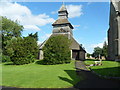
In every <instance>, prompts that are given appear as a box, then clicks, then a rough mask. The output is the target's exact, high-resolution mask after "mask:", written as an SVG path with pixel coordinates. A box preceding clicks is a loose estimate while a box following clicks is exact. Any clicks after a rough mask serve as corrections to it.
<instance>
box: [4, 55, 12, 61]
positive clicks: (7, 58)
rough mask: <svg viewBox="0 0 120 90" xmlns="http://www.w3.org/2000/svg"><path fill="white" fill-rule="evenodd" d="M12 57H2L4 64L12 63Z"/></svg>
mask: <svg viewBox="0 0 120 90" xmlns="http://www.w3.org/2000/svg"><path fill="white" fill-rule="evenodd" d="M10 61H11V60H10V57H9V56H6V55H2V62H10Z"/></svg>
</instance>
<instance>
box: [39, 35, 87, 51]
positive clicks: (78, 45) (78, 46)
mask: <svg viewBox="0 0 120 90" xmlns="http://www.w3.org/2000/svg"><path fill="white" fill-rule="evenodd" d="M55 35H57V34H52V35H51V36H50V37H52V36H55ZM50 37H49V38H50ZM49 38H48V39H49ZM48 39H47V40H48ZM70 39H71V41H72V44H71V46H70V48H71V49H72V50H80V51H84V52H86V51H85V50H84V48H83V47H82V46H80V44H79V43H78V42H77V41H76V40H75V39H74V38H73V37H71V38H70ZM47 40H45V41H44V42H43V43H42V44H41V45H40V46H39V49H42V48H43V47H44V45H45V43H46V42H47Z"/></svg>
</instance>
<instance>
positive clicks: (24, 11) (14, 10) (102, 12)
mask: <svg viewBox="0 0 120 90" xmlns="http://www.w3.org/2000/svg"><path fill="white" fill-rule="evenodd" d="M64 4H65V5H66V8H67V10H68V13H69V15H68V16H69V21H70V22H71V24H72V25H73V26H74V30H73V37H74V38H75V39H76V40H77V41H78V42H79V44H82V45H83V47H84V48H85V50H86V51H87V52H88V53H92V52H93V49H94V48H95V47H97V46H99V47H102V46H103V43H104V41H106V40H107V30H108V28H109V11H110V10H109V9H110V5H109V2H65V3H64ZM61 5H62V2H2V3H0V15H1V16H6V17H7V18H9V19H11V20H18V22H19V24H21V25H23V26H24V30H23V32H22V36H27V35H28V34H30V33H35V32H38V37H39V41H38V43H42V42H43V41H44V40H46V39H47V38H48V37H49V36H50V35H51V33H52V23H53V22H54V21H55V20H56V19H57V18H58V10H59V8H60V7H61Z"/></svg>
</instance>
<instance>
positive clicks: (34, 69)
mask: <svg viewBox="0 0 120 90" xmlns="http://www.w3.org/2000/svg"><path fill="white" fill-rule="evenodd" d="M1 65H2V86H10V87H20V88H67V87H72V86H73V85H75V84H76V83H77V82H78V81H80V80H81V79H82V78H81V77H78V76H77V75H76V72H75V67H74V61H72V62H71V63H70V64H59V65H40V64H37V63H32V64H28V65H11V64H10V63H3V64H1Z"/></svg>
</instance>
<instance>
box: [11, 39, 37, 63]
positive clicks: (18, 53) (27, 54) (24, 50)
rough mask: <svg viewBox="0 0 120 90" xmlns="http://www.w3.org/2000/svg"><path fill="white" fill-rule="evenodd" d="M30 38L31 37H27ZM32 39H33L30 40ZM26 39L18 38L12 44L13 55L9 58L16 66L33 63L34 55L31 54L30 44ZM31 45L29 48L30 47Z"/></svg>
mask: <svg viewBox="0 0 120 90" xmlns="http://www.w3.org/2000/svg"><path fill="white" fill-rule="evenodd" d="M29 38H31V37H29ZM31 39H33V38H31ZM31 42H34V39H33V40H31ZM31 42H30V41H29V43H28V41H27V40H26V39H23V38H18V39H17V41H16V42H13V43H12V45H13V48H12V49H13V51H14V52H13V54H12V56H11V61H12V62H13V63H14V64H16V65H22V64H28V63H32V62H34V58H35V56H34V54H33V53H32V51H31V49H30V48H32V45H33V44H32V45H31V44H30V43H31ZM30 45H31V47H30Z"/></svg>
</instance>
